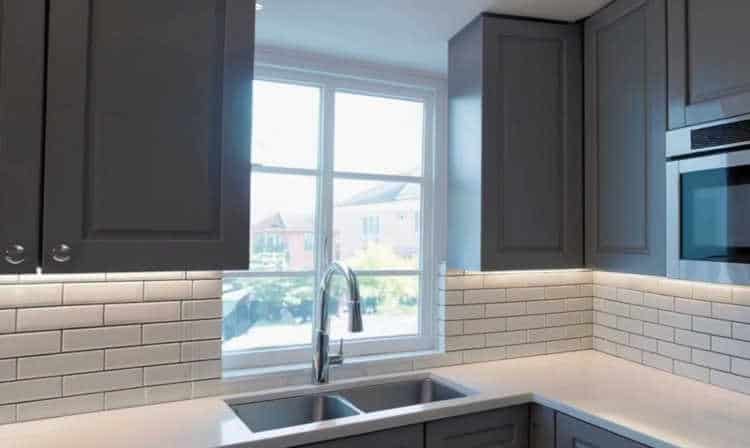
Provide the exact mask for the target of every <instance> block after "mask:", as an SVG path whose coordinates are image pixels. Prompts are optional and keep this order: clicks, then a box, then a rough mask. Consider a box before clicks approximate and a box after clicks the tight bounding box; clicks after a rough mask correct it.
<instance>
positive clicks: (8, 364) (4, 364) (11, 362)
mask: <svg viewBox="0 0 750 448" xmlns="http://www.w3.org/2000/svg"><path fill="white" fill-rule="evenodd" d="M15 379H16V360H15V359H2V360H0V382H4V381H13V380H15Z"/></svg>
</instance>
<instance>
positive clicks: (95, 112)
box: [43, 0, 255, 272]
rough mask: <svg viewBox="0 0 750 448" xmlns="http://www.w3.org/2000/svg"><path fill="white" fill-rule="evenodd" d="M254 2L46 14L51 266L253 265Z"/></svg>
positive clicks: (73, 6) (145, 3)
mask: <svg viewBox="0 0 750 448" xmlns="http://www.w3.org/2000/svg"><path fill="white" fill-rule="evenodd" d="M254 13H255V9H254V4H253V2H250V1H247V0H159V1H153V0H106V1H91V0H66V1H64V2H61V1H53V2H50V4H49V39H48V47H49V56H48V78H47V127H46V129H47V132H46V147H45V178H44V184H45V189H44V229H43V241H44V251H43V256H44V259H43V267H44V270H45V271H47V272H86V271H127V270H157V269H158V270H165V269H180V270H181V269H243V268H247V265H248V252H249V249H248V232H249V230H248V229H249V227H248V222H249V216H248V215H249V189H250V186H249V161H250V123H251V120H250V113H251V89H252V78H253V76H252V63H253V34H254V33H253V31H254Z"/></svg>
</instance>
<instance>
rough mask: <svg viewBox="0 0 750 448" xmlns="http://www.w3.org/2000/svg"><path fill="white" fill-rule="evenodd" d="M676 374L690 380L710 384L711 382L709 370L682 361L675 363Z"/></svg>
mask: <svg viewBox="0 0 750 448" xmlns="http://www.w3.org/2000/svg"><path fill="white" fill-rule="evenodd" d="M674 373H675V375H680V376H684V377H685V378H690V379H693V380H696V381H701V382H704V383H708V382H709V381H710V380H709V369H707V368H705V367H700V366H696V365H695V364H689V363H686V362H682V361H675V362H674Z"/></svg>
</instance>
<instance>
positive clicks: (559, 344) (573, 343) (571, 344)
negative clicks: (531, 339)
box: [547, 339, 583, 353]
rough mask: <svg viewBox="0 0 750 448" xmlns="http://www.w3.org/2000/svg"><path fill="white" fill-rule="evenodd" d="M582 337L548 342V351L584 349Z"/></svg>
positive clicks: (559, 351)
mask: <svg viewBox="0 0 750 448" xmlns="http://www.w3.org/2000/svg"><path fill="white" fill-rule="evenodd" d="M582 348H583V347H582V345H581V340H580V339H564V340H559V341H548V342H547V353H563V352H572V351H576V350H582Z"/></svg>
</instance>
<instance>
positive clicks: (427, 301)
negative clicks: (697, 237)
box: [224, 63, 437, 369]
mask: <svg viewBox="0 0 750 448" xmlns="http://www.w3.org/2000/svg"><path fill="white" fill-rule="evenodd" d="M256 79H259V80H264V81H271V82H286V83H292V84H297V85H309V86H315V87H318V88H320V89H321V100H320V101H321V104H320V107H321V113H320V115H319V117H320V118H319V119H320V138H321V141H320V145H319V153H318V166H317V167H316V168H288V167H280V166H270V165H262V164H251V166H250V167H249V168H250V169H251V170H252V172H257V173H269V174H296V175H307V176H315V178H316V180H317V196H316V199H317V205H316V211H315V230H314V243H313V252H314V259H315V268H316V269H314V270H308V271H288V272H287V271H282V272H279V271H270V272H262V271H257V272H253V271H228V272H226V273H225V277H226V278H233V277H236V278H252V277H256V278H263V277H265V278H267V277H304V276H307V277H309V276H313V277H314V281H315V284H316V285H317V284H318V283H319V281H320V277H321V275H322V272H321V271H322V269H323V268H322V267H323V266H328V265H329V264H330V262H331V261H332V260H331V255H330V254H333V247H332V246H333V241H332V238H331V237H329V236H328V235H333V212H334V204H333V183H334V180H335V179H349V180H366V181H380V182H408V183H414V184H418V185H419V187H420V191H421V199H420V207H421V209H420V212H419V214H420V216H421V219H419V221H421V222H417V223H415V225H416V226H420V227H419V230H420V231H421V234H419V247H420V260H419V268H418V269H414V270H393V269H388V270H387V269H383V270H367V271H365V270H357V274H358V275H360V276H418V278H419V292H420V293H419V314H418V316H419V334H418V335H407V336H389V337H382V338H379V337H373V338H363V339H356V340H348V341H347V342H346V344H345V351H346V353H347V354H348V355H350V356H352V355H355V356H357V355H373V354H381V353H383V354H385V353H396V352H409V351H423V350H429V349H432V348H434V346H435V343H436V330H435V323H436V322H435V320H436V315H435V313H436V309H435V307H434V306H433V304H434V303H435V302H436V300H435V298H436V295H437V291H436V288H435V286H436V285H435V284H434V283H435V282H434V281H433V280H434V279H435V274H436V263H435V262H434V259H433V253H434V240H433V238H434V232H435V223H434V220H435V218H436V215H435V213H434V207H433V206H432V204H433V191H434V189H435V183H436V181H437V179H436V178H435V176H434V174H433V173H434V172H435V169H434V164H433V162H434V148H435V135H434V120H435V113H436V97H437V89H436V88H435V87H434V86H428V87H414V86H408V85H400V84H398V83H390V82H382V81H371V80H365V79H355V78H350V77H347V76H340V75H330V74H322V73H314V72H308V71H304V70H296V69H286V68H280V67H274V66H271V65H263V64H262V63H260V64H259V65H258V66H256ZM336 92H347V93H355V94H360V95H372V96H378V97H384V98H394V99H404V100H411V101H418V102H420V103H422V104H423V107H424V118H423V120H424V123H423V133H424V135H423V149H422V151H423V153H422V175H421V176H406V175H393V174H370V173H358V172H346V171H336V170H334V169H333V166H334V165H333V162H334V160H333V152H334V148H333V136H334V134H333V122H334V120H335V118H334V114H335V111H334V104H335V101H334V99H335V94H336ZM418 233H419V232H418ZM316 302H317V297H315V298H314V303H313V306H315V307H317V306H318V304H317V303H316ZM310 340H311V341H312V335H311V338H310ZM332 343H333V341H332ZM311 350H312V349H311V344H306V345H304V346H287V347H281V348H278V347H277V348H268V349H252V350H246V351H242V350H237V351H230V352H225V353H224V367H225V368H230V369H231V368H254V367H263V366H274V365H281V364H290V363H298V362H307V361H309V359H310V357H311V356H312V353H311Z"/></svg>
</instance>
